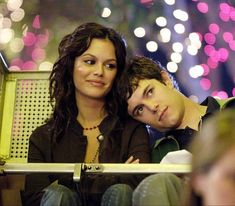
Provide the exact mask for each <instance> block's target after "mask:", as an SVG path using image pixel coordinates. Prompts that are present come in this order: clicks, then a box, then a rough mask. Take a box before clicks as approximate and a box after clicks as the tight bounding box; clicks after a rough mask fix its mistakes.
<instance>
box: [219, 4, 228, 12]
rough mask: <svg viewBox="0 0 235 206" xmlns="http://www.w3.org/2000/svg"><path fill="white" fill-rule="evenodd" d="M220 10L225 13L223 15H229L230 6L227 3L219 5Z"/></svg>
mask: <svg viewBox="0 0 235 206" xmlns="http://www.w3.org/2000/svg"><path fill="white" fill-rule="evenodd" d="M219 7H220V10H221V11H222V12H223V13H225V14H229V13H230V6H229V5H228V4H227V3H221V4H220V5H219Z"/></svg>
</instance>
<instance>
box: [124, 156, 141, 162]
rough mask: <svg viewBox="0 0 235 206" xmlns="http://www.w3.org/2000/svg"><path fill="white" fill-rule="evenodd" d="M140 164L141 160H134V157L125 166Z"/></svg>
mask: <svg viewBox="0 0 235 206" xmlns="http://www.w3.org/2000/svg"><path fill="white" fill-rule="evenodd" d="M139 163H140V160H139V159H136V160H134V157H133V156H130V157H129V158H128V160H127V161H126V162H125V164H139Z"/></svg>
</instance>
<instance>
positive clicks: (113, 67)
mask: <svg viewBox="0 0 235 206" xmlns="http://www.w3.org/2000/svg"><path fill="white" fill-rule="evenodd" d="M105 66H106V68H108V69H116V68H117V65H116V64H106V65H105Z"/></svg>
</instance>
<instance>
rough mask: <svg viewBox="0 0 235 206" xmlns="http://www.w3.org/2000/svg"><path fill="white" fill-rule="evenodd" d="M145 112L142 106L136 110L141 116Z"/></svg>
mask: <svg viewBox="0 0 235 206" xmlns="http://www.w3.org/2000/svg"><path fill="white" fill-rule="evenodd" d="M143 112H144V108H143V107H142V106H141V107H138V108H137V110H136V114H137V115H141V114H142V113H143Z"/></svg>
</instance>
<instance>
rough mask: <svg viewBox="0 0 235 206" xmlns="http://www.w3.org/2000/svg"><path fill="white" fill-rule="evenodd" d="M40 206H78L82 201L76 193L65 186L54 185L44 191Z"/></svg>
mask: <svg viewBox="0 0 235 206" xmlns="http://www.w3.org/2000/svg"><path fill="white" fill-rule="evenodd" d="M43 191H44V192H45V193H44V195H43V196H42V200H41V203H40V206H78V205H82V200H81V199H80V198H79V195H78V193H77V192H76V191H72V190H71V189H69V188H68V187H65V186H64V185H60V184H57V183H53V184H51V185H49V186H48V187H47V188H45V189H44V190H43Z"/></svg>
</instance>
